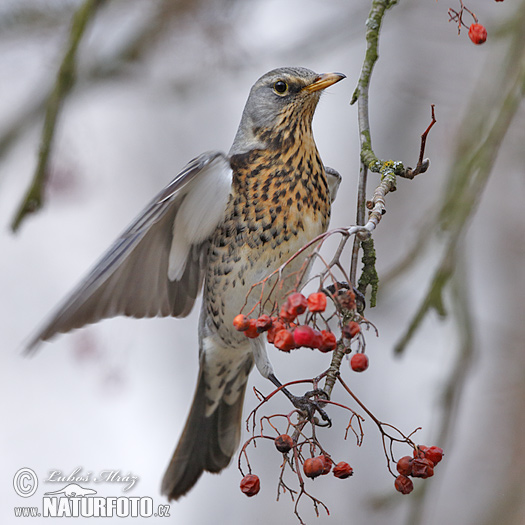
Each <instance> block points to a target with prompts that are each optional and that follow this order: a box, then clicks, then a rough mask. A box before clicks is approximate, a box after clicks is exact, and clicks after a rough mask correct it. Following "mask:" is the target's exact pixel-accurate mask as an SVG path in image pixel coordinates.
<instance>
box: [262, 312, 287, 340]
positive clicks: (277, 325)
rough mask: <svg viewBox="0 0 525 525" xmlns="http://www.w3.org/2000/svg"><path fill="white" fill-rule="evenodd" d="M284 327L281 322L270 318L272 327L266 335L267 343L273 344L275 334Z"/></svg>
mask: <svg viewBox="0 0 525 525" xmlns="http://www.w3.org/2000/svg"><path fill="white" fill-rule="evenodd" d="M284 328H285V325H284V323H283V322H282V321H279V320H278V319H276V318H272V327H271V328H270V329H269V330H268V332H267V333H266V339H267V340H268V342H269V343H273V342H274V340H275V334H276V333H277V332H279V331H280V330H283V329H284Z"/></svg>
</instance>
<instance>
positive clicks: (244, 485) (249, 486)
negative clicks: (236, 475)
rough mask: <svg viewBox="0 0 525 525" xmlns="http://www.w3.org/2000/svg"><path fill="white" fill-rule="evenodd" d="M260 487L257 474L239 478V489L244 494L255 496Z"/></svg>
mask: <svg viewBox="0 0 525 525" xmlns="http://www.w3.org/2000/svg"><path fill="white" fill-rule="evenodd" d="M260 488H261V482H260V480H259V476H256V475H255V474H248V475H247V476H244V478H242V480H241V491H242V492H243V493H244V494H246V495H247V496H248V497H249V498H251V497H252V496H255V495H256V494H257V493H258V492H259V490H260Z"/></svg>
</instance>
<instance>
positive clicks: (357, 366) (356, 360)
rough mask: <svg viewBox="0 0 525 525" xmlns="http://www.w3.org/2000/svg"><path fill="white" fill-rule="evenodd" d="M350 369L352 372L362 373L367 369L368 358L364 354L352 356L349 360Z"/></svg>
mask: <svg viewBox="0 0 525 525" xmlns="http://www.w3.org/2000/svg"><path fill="white" fill-rule="evenodd" d="M350 367H351V368H352V370H353V371H354V372H364V371H365V370H366V369H367V368H368V356H367V355H366V354H361V353H359V354H354V355H353V356H352V359H350Z"/></svg>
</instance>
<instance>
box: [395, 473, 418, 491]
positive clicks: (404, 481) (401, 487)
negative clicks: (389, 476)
mask: <svg viewBox="0 0 525 525" xmlns="http://www.w3.org/2000/svg"><path fill="white" fill-rule="evenodd" d="M394 487H396V490H397V491H398V492H401V494H410V493H411V492H412V491H413V490H414V484H413V483H412V480H411V479H410V478H407V477H406V476H403V475H402V474H401V475H399V476H398V477H397V478H396V481H395V482H394Z"/></svg>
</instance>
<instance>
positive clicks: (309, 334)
mask: <svg viewBox="0 0 525 525" xmlns="http://www.w3.org/2000/svg"><path fill="white" fill-rule="evenodd" d="M293 338H294V341H295V344H296V346H306V347H308V348H312V347H313V343H314V342H315V332H314V330H313V328H311V327H310V326H307V325H301V326H298V327H297V328H296V329H295V330H294V331H293Z"/></svg>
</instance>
